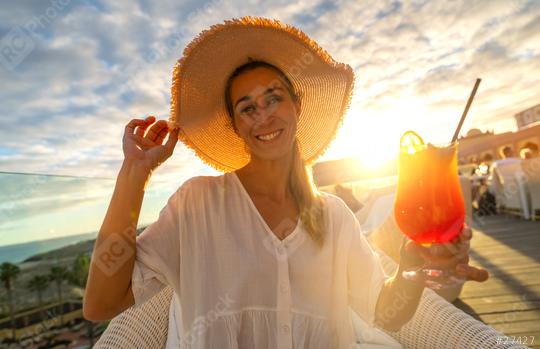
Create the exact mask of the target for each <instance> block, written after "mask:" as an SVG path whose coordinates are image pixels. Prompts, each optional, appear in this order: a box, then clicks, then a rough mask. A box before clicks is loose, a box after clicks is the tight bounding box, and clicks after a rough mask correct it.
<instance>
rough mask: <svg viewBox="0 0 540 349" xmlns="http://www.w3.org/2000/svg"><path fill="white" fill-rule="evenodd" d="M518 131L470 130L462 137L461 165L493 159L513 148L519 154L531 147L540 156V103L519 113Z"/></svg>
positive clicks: (515, 153) (460, 144) (460, 147)
mask: <svg viewBox="0 0 540 349" xmlns="http://www.w3.org/2000/svg"><path fill="white" fill-rule="evenodd" d="M514 117H515V120H516V124H517V126H518V130H517V131H515V132H505V133H500V134H495V133H493V132H491V131H486V132H482V131H480V130H478V129H472V130H470V131H469V132H468V133H467V135H466V136H464V137H460V138H459V140H458V142H459V162H460V164H470V163H480V162H490V161H492V160H497V159H501V158H502V155H501V154H502V149H503V148H505V147H510V148H511V149H512V150H513V152H514V155H515V156H516V157H518V156H519V154H520V151H521V150H522V149H524V148H529V149H530V150H531V151H532V153H533V156H539V155H540V154H539V152H538V150H539V149H540V104H538V105H536V106H534V107H532V108H529V109H526V110H524V111H522V112H519V113H517V114H516V115H515V116H514Z"/></svg>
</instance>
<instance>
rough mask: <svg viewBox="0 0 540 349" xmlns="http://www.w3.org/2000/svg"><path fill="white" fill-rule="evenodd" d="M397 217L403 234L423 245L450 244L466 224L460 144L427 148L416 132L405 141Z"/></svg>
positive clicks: (402, 151) (396, 210)
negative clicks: (461, 182)
mask: <svg viewBox="0 0 540 349" xmlns="http://www.w3.org/2000/svg"><path fill="white" fill-rule="evenodd" d="M394 215H395V218H396V222H397V224H398V226H399V228H400V229H401V231H402V232H403V233H404V234H406V235H407V236H408V237H409V238H410V239H411V240H414V241H415V242H417V243H421V244H424V245H429V244H432V243H445V242H449V241H451V240H452V239H454V238H455V237H457V236H458V235H459V233H460V232H461V230H462V228H463V225H464V222H465V204H464V200H463V195H462V192H461V186H460V183H459V177H458V168H457V144H456V143H453V144H450V145H448V146H443V147H436V146H433V145H431V144H427V145H425V144H424V142H423V141H422V139H421V138H420V137H419V136H418V135H417V134H416V133H414V132H412V131H409V132H407V133H406V134H405V135H404V136H403V137H402V143H401V150H400V154H399V176H398V185H397V193H396V198H395V204H394Z"/></svg>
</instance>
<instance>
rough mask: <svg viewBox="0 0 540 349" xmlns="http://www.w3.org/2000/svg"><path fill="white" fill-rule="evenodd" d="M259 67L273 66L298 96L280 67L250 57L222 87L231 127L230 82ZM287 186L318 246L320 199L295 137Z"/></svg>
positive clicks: (321, 232)
mask: <svg viewBox="0 0 540 349" xmlns="http://www.w3.org/2000/svg"><path fill="white" fill-rule="evenodd" d="M259 67H264V68H268V69H272V70H274V71H275V72H276V73H277V74H278V76H279V79H280V81H281V82H282V83H283V84H284V85H285V87H286V88H287V91H288V92H289V94H290V95H291V98H292V99H293V101H295V102H297V101H299V99H300V96H299V94H298V93H297V92H296V91H295V89H294V86H293V84H292V83H291V81H290V80H289V78H288V77H287V76H286V75H285V73H283V72H282V71H281V69H279V68H278V67H276V66H274V65H272V64H270V63H267V62H264V61H256V60H251V59H250V60H249V61H248V63H246V64H243V65H241V66H240V67H238V68H236V70H235V71H234V72H233V73H232V74H231V75H230V76H229V78H228V80H227V84H226V87H225V105H226V107H227V112H228V114H229V117H230V119H231V122H232V124H233V127H234V129H235V130H236V125H235V124H234V108H233V105H232V101H231V94H230V93H231V91H230V90H231V86H232V82H233V80H234V78H236V77H237V76H239V75H241V74H242V73H244V72H246V71H250V70H253V69H255V68H259ZM289 186H290V189H291V192H292V195H293V197H294V200H295V202H296V205H297V206H298V209H299V216H300V217H299V219H300V221H301V222H302V224H303V225H304V228H305V229H306V231H307V232H308V234H309V235H310V237H311V238H312V239H313V241H315V242H316V243H317V244H318V245H319V246H322V244H323V243H324V236H325V219H324V200H323V197H322V195H321V193H320V192H319V190H318V189H317V187H316V185H315V183H314V182H313V177H312V172H311V168H308V167H307V166H306V163H305V161H304V159H303V158H302V152H301V149H300V145H299V144H298V140H297V139H295V141H294V146H293V154H292V164H291V172H290V175H289Z"/></svg>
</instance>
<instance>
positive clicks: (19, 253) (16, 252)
mask: <svg viewBox="0 0 540 349" xmlns="http://www.w3.org/2000/svg"><path fill="white" fill-rule="evenodd" d="M96 236H97V232H95V233H85V234H78V235H71V236H65V237H60V238H54V239H47V240H40V241H32V242H26V243H22V244H14V245H6V246H0V263H3V262H11V263H20V262H22V261H24V260H25V259H26V258H28V257H31V256H34V255H36V254H38V253H43V252H48V251H51V250H55V249H57V248H60V247H64V246H67V245H71V244H74V243H77V242H80V241H85V240H90V239H95V238H96Z"/></svg>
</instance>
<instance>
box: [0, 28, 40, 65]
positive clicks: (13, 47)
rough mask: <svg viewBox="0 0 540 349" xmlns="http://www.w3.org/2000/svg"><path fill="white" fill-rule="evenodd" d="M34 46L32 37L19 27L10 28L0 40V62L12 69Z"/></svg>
mask: <svg viewBox="0 0 540 349" xmlns="http://www.w3.org/2000/svg"><path fill="white" fill-rule="evenodd" d="M34 48H36V43H35V42H34V40H33V39H32V37H31V36H30V35H29V34H28V33H27V32H26V31H25V30H24V29H23V28H21V27H15V28H13V29H11V30H10V31H9V32H8V33H7V34H6V35H5V36H4V37H3V38H2V40H1V41H0V64H2V66H3V67H4V68H5V69H7V70H14V69H15V68H16V67H17V66H18V65H19V63H21V62H22V61H23V59H25V58H26V56H28V55H29V54H30V52H32V51H33V50H34Z"/></svg>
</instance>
